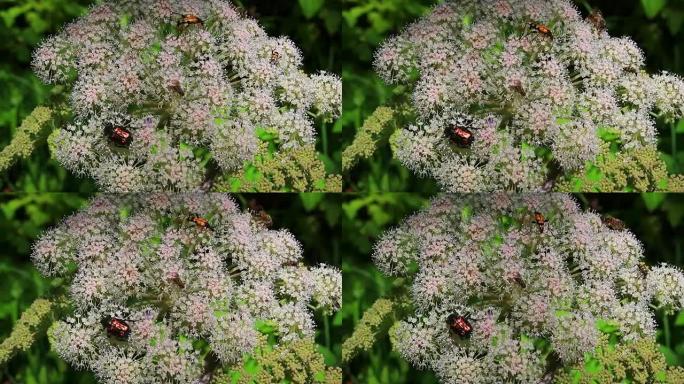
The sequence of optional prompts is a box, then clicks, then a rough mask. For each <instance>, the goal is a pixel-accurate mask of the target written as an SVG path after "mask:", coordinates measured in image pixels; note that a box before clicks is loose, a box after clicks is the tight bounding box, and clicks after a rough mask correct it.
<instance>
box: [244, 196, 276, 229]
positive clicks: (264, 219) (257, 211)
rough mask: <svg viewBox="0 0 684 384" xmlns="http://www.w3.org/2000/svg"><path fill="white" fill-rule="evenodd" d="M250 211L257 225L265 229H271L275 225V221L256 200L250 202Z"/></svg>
mask: <svg viewBox="0 0 684 384" xmlns="http://www.w3.org/2000/svg"><path fill="white" fill-rule="evenodd" d="M249 210H250V211H252V216H253V217H254V220H255V221H256V222H257V223H260V224H261V225H263V226H264V227H265V228H270V227H271V226H272V225H273V219H272V218H271V215H269V214H268V213H267V212H266V210H265V209H264V207H263V206H262V205H261V204H259V203H257V201H256V200H253V199H252V200H250V201H249Z"/></svg>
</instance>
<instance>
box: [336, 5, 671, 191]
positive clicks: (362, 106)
mask: <svg viewBox="0 0 684 384" xmlns="http://www.w3.org/2000/svg"><path fill="white" fill-rule="evenodd" d="M436 3H438V1H437V0H345V10H344V11H343V13H342V16H343V24H342V37H343V38H342V53H343V54H342V58H343V59H342V67H343V71H342V74H343V75H342V77H343V81H344V114H343V115H344V117H343V119H342V120H343V126H344V129H343V142H344V146H345V147H346V146H347V145H349V144H350V143H351V142H352V139H353V137H354V134H355V133H356V131H357V130H358V129H359V128H360V127H361V125H362V124H363V122H364V120H365V119H366V118H367V117H368V116H369V115H370V114H371V113H372V112H373V111H374V110H375V108H377V107H378V106H380V105H383V104H385V103H386V102H388V101H389V100H390V98H391V97H392V89H393V88H391V87H388V86H386V85H385V84H384V83H383V82H382V80H380V78H379V77H378V76H377V75H375V73H374V72H373V70H372V62H373V53H374V51H375V49H376V48H377V47H378V45H379V44H380V42H382V41H383V40H384V39H385V38H387V37H388V36H392V35H394V34H398V33H399V32H401V30H402V28H404V27H405V26H406V25H407V24H409V23H410V22H412V21H414V20H416V19H417V18H418V17H420V16H421V15H423V14H425V13H426V12H428V11H429V9H430V7H431V6H432V5H433V4H436ZM576 3H577V5H578V8H579V9H580V10H581V11H582V13H583V14H584V15H587V14H588V13H589V9H593V8H598V9H599V10H601V11H602V12H603V15H604V16H605V19H606V22H607V25H608V31H609V33H610V34H611V35H613V36H623V35H626V36H631V37H632V38H633V39H634V40H635V41H636V43H637V44H638V45H639V47H641V48H642V49H643V50H644V51H645V53H646V64H647V68H648V70H649V71H650V72H659V71H661V70H667V71H670V72H675V73H679V74H682V73H684V66H683V64H684V63H683V62H682V60H684V57H682V55H683V54H684V25H683V23H684V1H682V0H641V1H639V0H623V1H614V0H587V1H583V0H582V1H576ZM659 132H660V144H659V149H660V150H661V152H663V158H664V160H665V162H666V163H667V166H668V170H669V171H670V172H671V173H683V172H684V120H682V121H680V122H679V124H677V125H674V126H668V125H664V124H659ZM384 143H385V144H387V141H386V140H385V142H384ZM344 181H345V184H344V185H345V186H344V188H345V189H346V190H348V191H416V192H423V191H434V190H435V189H436V185H435V183H434V182H433V181H432V180H429V179H421V178H418V177H416V176H414V175H412V174H411V173H410V172H409V171H408V170H407V169H406V168H404V167H403V166H402V165H401V164H400V163H399V162H398V161H396V160H394V159H392V153H391V150H390V148H389V145H382V146H381V148H380V149H379V150H378V151H377V152H376V153H375V154H374V156H373V157H372V159H371V160H369V161H361V162H360V163H359V164H358V165H357V166H356V167H355V168H353V169H352V171H351V172H349V173H348V174H346V175H345V180H344Z"/></svg>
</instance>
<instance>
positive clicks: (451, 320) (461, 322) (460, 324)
mask: <svg viewBox="0 0 684 384" xmlns="http://www.w3.org/2000/svg"><path fill="white" fill-rule="evenodd" d="M447 325H448V326H449V329H451V331H452V332H454V333H456V334H457V335H458V336H460V337H468V336H470V334H471V333H473V326H472V325H471V324H470V322H468V319H466V318H465V317H464V316H461V315H459V314H457V313H452V314H451V315H449V317H447Z"/></svg>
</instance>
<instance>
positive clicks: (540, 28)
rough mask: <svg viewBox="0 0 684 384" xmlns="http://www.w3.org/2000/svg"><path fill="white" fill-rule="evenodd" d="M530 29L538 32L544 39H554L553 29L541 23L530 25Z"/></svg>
mask: <svg viewBox="0 0 684 384" xmlns="http://www.w3.org/2000/svg"><path fill="white" fill-rule="evenodd" d="M530 28H532V30H534V31H536V32H537V33H539V34H540V35H542V36H544V37H548V38H549V39H553V33H551V29H550V28H549V27H547V26H546V25H544V24H541V23H530Z"/></svg>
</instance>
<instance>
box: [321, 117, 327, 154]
mask: <svg viewBox="0 0 684 384" xmlns="http://www.w3.org/2000/svg"><path fill="white" fill-rule="evenodd" d="M321 141H322V142H323V153H324V154H325V156H328V124H323V129H322V130H321Z"/></svg>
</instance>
